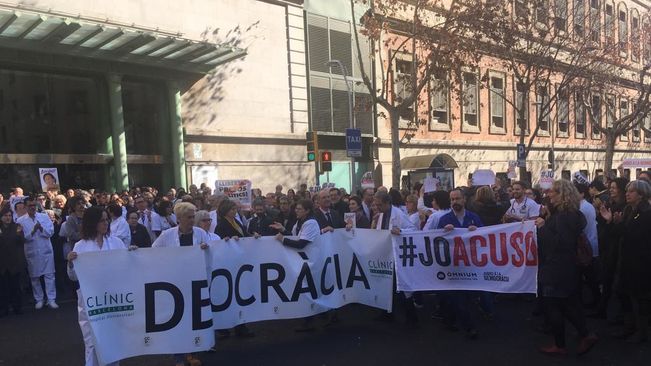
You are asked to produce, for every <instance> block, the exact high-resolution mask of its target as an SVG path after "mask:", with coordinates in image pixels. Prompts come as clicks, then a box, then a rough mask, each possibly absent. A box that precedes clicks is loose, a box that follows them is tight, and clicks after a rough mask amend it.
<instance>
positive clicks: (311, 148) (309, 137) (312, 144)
mask: <svg viewBox="0 0 651 366" xmlns="http://www.w3.org/2000/svg"><path fill="white" fill-rule="evenodd" d="M305 140H306V145H307V161H316V160H317V156H318V155H319V136H318V135H317V134H316V132H306V133H305Z"/></svg>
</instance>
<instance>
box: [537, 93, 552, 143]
mask: <svg viewBox="0 0 651 366" xmlns="http://www.w3.org/2000/svg"><path fill="white" fill-rule="evenodd" d="M536 119H537V121H536V123H539V124H540V127H539V128H538V133H539V134H541V135H542V136H546V135H549V90H548V89H547V86H539V87H538V90H537V92H536Z"/></svg>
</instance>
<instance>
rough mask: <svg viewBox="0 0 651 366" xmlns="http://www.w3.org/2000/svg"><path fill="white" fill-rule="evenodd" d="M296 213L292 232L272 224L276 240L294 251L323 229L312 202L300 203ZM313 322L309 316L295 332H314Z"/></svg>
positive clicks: (302, 201) (314, 237) (316, 236)
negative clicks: (288, 236) (315, 214)
mask: <svg viewBox="0 0 651 366" xmlns="http://www.w3.org/2000/svg"><path fill="white" fill-rule="evenodd" d="M294 211H295V212H296V219H297V221H296V224H294V227H293V228H292V231H291V232H289V231H287V229H286V228H285V227H284V226H283V225H282V224H280V223H274V224H271V227H272V228H273V229H276V230H278V231H280V233H278V234H276V240H278V241H279V242H281V243H282V244H283V245H284V246H287V247H291V248H294V249H303V248H305V247H306V246H307V245H308V244H310V243H312V242H313V241H315V240H316V239H317V238H318V237H319V235H321V228H320V227H319V223H318V222H317V221H316V219H315V218H314V205H313V204H312V201H310V200H300V201H298V203H296V208H295V209H294ZM284 234H287V235H290V234H291V235H293V236H295V237H296V239H290V238H286V237H285V235H284ZM313 320H314V317H313V316H308V317H307V318H305V320H304V321H303V324H302V325H301V326H300V327H298V328H296V329H295V330H296V331H297V332H311V331H314V329H315V328H314V325H312V322H313Z"/></svg>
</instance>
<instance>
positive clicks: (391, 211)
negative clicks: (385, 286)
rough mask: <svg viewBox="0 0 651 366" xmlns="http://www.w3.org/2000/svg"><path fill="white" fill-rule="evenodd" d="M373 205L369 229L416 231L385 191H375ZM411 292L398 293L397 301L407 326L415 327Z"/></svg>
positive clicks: (396, 232)
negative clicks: (371, 222)
mask: <svg viewBox="0 0 651 366" xmlns="http://www.w3.org/2000/svg"><path fill="white" fill-rule="evenodd" d="M373 203H374V204H375V206H376V207H377V208H378V211H379V212H378V213H377V214H376V215H375V216H374V217H373V224H372V225H371V228H375V229H377V230H391V234H393V235H400V233H402V232H409V231H416V230H418V228H417V227H416V226H415V225H414V223H413V222H412V221H411V220H409V216H407V214H406V213H405V212H404V211H403V210H401V209H400V208H398V207H396V206H393V205H392V204H391V196H390V195H389V193H387V192H386V191H383V190H382V191H380V190H379V191H377V192H376V193H375V196H374V197H373ZM412 297H413V292H407V291H403V292H400V293H399V297H398V300H399V301H400V302H402V303H403V305H404V310H405V318H406V320H407V325H408V326H411V327H415V326H416V324H417V323H418V316H417V314H416V307H415V305H414V301H413V299H412ZM377 319H378V320H392V319H393V313H386V312H383V313H381V314H380V315H379V316H378V318H377Z"/></svg>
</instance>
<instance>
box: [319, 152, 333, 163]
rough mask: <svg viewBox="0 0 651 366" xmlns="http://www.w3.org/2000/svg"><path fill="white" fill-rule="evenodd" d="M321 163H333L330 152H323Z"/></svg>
mask: <svg viewBox="0 0 651 366" xmlns="http://www.w3.org/2000/svg"><path fill="white" fill-rule="evenodd" d="M321 161H332V153H331V152H330V151H323V152H321Z"/></svg>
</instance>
